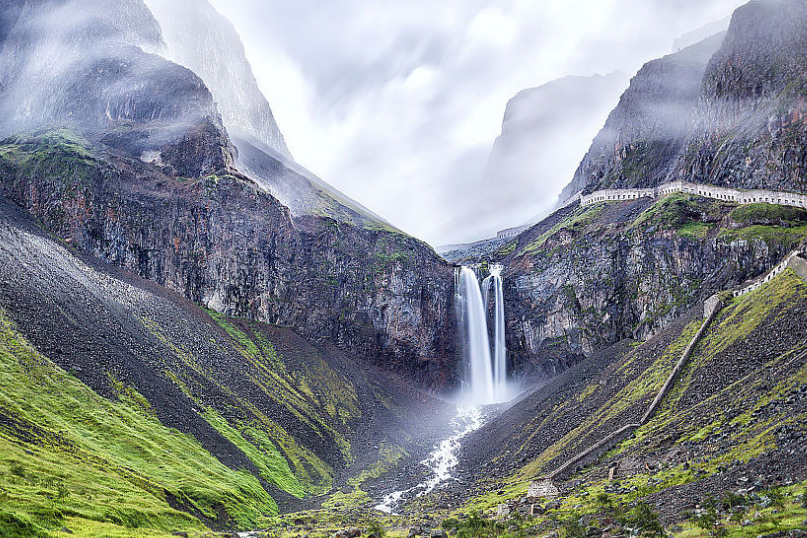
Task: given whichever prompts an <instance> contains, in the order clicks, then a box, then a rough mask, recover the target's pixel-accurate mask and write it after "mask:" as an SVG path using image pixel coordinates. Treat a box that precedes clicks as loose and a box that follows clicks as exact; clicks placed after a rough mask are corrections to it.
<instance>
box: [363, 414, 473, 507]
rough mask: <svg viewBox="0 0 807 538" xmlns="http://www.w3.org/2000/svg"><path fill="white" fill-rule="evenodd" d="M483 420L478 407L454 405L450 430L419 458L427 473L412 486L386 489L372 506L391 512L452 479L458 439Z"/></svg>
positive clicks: (459, 441) (458, 444)
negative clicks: (401, 488)
mask: <svg viewBox="0 0 807 538" xmlns="http://www.w3.org/2000/svg"><path fill="white" fill-rule="evenodd" d="M484 423H485V421H484V415H483V413H482V409H481V408H480V407H458V408H457V416H456V417H454V419H453V420H452V421H451V426H452V427H453V432H454V433H453V434H452V435H451V436H450V437H449V438H447V439H445V440H443V441H441V442H440V443H438V444H437V445H436V446H435V447H434V449H433V450H432V451H431V452H430V453H429V457H427V458H426V459H425V460H423V461H421V462H420V464H421V465H424V466H425V467H427V468H428V469H429V471H430V475H431V476H430V477H429V478H428V479H427V480H425V481H424V482H421V483H420V484H418V485H416V486H414V487H411V488H409V489H406V490H402V491H394V492H392V493H390V494H389V495H387V496H385V497H384V499H383V501H382V502H381V503H380V504H378V505H376V506H375V509H376V510H378V511H380V512H384V513H386V514H394V513H395V510H396V509H397V508H398V507H399V506H400V505H401V503H402V502H405V501H406V500H407V499H412V498H416V497H421V496H423V495H426V494H428V493H431V492H432V491H433V490H434V488H436V487H437V486H439V485H440V484H441V483H443V482H446V481H448V480H453V479H454V478H453V477H452V475H451V473H452V471H453V470H454V468H455V467H456V466H457V464H458V463H459V459H458V458H457V453H458V452H459V449H460V447H461V446H462V444H461V441H462V439H463V438H465V437H466V436H468V435H469V434H471V433H472V432H474V431H476V430H478V429H479V428H481V427H482V426H483V425H484Z"/></svg>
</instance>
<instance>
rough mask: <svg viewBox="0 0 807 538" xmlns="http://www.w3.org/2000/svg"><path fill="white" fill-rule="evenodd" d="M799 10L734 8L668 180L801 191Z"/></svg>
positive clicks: (796, 5) (782, 5)
mask: <svg viewBox="0 0 807 538" xmlns="http://www.w3.org/2000/svg"><path fill="white" fill-rule="evenodd" d="M805 28H807V5H805V4H804V2H797V1H787V0H765V1H761V0H756V1H753V2H750V3H749V4H747V5H745V6H743V7H742V8H740V9H738V10H737V11H736V12H735V14H734V16H733V18H732V22H731V27H730V29H729V32H728V35H727V36H726V40H725V42H724V43H723V46H722V47H721V48H720V50H719V51H718V52H717V53H716V54H715V55H714V57H713V58H712V60H711V61H710V62H709V67H708V70H707V71H706V75H705V77H704V84H703V91H702V92H701V95H700V101H699V104H698V108H697V110H696V112H695V128H694V132H693V133H692V134H691V135H690V137H689V139H688V140H687V143H686V150H685V152H684V153H683V155H682V157H681V159H680V160H679V162H678V163H677V165H676V168H675V171H674V174H675V177H687V178H695V180H696V181H700V182H705V183H713V184H716V185H724V186H731V187H738V188H770V189H776V190H789V191H799V192H804V191H805V189H807V177H805V166H807V149H805V148H807V145H806V144H807V130H805V126H804V118H805V114H807V75H805V71H804V64H805V58H807V30H805Z"/></svg>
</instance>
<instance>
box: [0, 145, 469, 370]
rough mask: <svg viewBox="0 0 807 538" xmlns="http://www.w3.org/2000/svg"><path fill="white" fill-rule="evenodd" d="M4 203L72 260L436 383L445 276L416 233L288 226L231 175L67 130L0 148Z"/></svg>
mask: <svg viewBox="0 0 807 538" xmlns="http://www.w3.org/2000/svg"><path fill="white" fill-rule="evenodd" d="M0 181H2V188H3V192H4V194H5V195H6V196H8V197H9V198H11V199H12V200H14V201H16V202H17V203H18V204H20V205H21V206H23V207H24V208H26V209H27V210H28V211H30V212H31V213H32V214H33V215H35V216H37V217H38V218H40V219H42V221H43V222H44V223H45V224H46V225H47V226H48V229H50V230H52V231H53V232H54V233H56V234H57V235H58V236H59V237H61V238H63V239H65V240H68V241H70V242H71V244H72V245H74V246H75V247H76V248H78V249H79V250H80V251H82V252H86V253H88V254H91V255H93V256H96V257H98V258H100V259H102V260H104V261H106V262H108V263H111V264H114V265H118V266H121V267H124V268H127V269H128V270H130V271H132V272H134V273H137V274H139V275H141V276H143V277H145V278H149V279H151V280H154V281H155V282H157V283H158V284H160V285H163V286H166V287H168V288H170V289H173V290H175V291H177V292H180V293H182V294H183V295H184V296H185V297H187V298H189V299H191V300H193V301H194V302H196V303H198V304H201V305H204V306H207V307H209V308H212V309H214V310H216V311H219V312H223V313H227V314H229V315H236V316H245V317H251V318H253V319H258V320H262V321H265V322H269V323H274V324H282V325H290V326H292V327H294V328H295V329H297V330H299V331H300V332H301V333H302V334H304V335H307V336H310V337H314V338H328V339H331V340H332V341H334V342H337V343H339V345H341V346H342V347H343V348H344V349H346V350H350V351H352V352H355V353H356V354H359V355H361V356H365V357H367V358H368V359H373V360H377V361H386V362H387V364H388V365H389V366H390V367H392V366H395V367H397V368H406V369H408V370H409V371H410V373H411V375H412V376H413V378H415V379H420V380H423V381H426V382H431V383H434V384H445V383H446V382H447V381H448V380H449V379H450V377H451V376H452V375H453V369H454V358H453V356H452V353H453V352H452V349H453V346H454V345H455V344H454V341H453V336H452V335H453V328H452V326H453V324H454V319H453V315H452V301H453V269H452V268H451V267H450V266H448V265H446V264H444V263H443V262H441V261H439V260H438V258H437V257H436V255H435V254H434V253H433V252H432V251H431V250H430V249H428V247H426V246H425V245H423V244H422V243H420V242H418V241H417V240H415V239H412V238H409V237H406V236H403V235H400V234H396V233H389V232H381V231H377V232H369V231H366V230H361V229H357V228H354V227H351V226H349V225H346V224H341V223H338V222H336V221H333V220H330V219H318V218H309V219H308V220H304V221H300V222H298V223H297V224H296V225H295V224H294V223H292V220H291V218H290V215H289V213H288V210H287V209H286V208H285V207H283V206H282V205H280V203H279V202H277V200H275V199H274V198H272V197H271V196H270V195H268V194H267V193H266V192H265V191H263V190H262V189H260V188H259V187H258V186H257V185H256V184H255V183H253V182H252V181H250V180H249V179H247V178H245V177H243V176H240V175H234V174H230V175H222V176H217V175H211V176H207V177H205V178H202V179H198V180H188V179H184V178H173V177H170V176H166V175H164V174H162V173H160V172H159V171H158V170H156V169H154V168H153V167H151V166H148V165H146V164H144V163H142V162H140V161H135V160H130V159H127V158H126V157H125V156H123V155H122V154H120V153H116V152H109V150H108V149H104V147H102V146H93V145H91V144H90V143H89V142H87V141H82V140H81V139H80V138H75V137H72V135H69V134H66V133H65V132H51V133H47V134H43V135H41V136H37V137H34V138H30V139H29V138H13V139H8V140H6V141H5V142H4V143H3V144H0Z"/></svg>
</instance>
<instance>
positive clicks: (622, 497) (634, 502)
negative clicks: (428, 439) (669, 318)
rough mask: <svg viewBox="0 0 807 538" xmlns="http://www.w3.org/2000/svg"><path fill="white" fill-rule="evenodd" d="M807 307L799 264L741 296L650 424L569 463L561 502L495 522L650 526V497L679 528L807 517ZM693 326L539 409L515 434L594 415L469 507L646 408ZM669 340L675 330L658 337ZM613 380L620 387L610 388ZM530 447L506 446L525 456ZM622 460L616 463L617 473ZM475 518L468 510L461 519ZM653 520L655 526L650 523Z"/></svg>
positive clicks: (788, 522)
mask: <svg viewBox="0 0 807 538" xmlns="http://www.w3.org/2000/svg"><path fill="white" fill-rule="evenodd" d="M806 313H807V283H805V282H804V281H803V280H802V279H801V278H799V277H798V276H797V275H796V274H795V273H793V272H791V271H786V272H785V273H783V274H782V275H780V276H778V277H777V278H776V279H774V280H773V281H772V282H770V283H768V284H766V285H765V286H763V287H761V288H760V289H759V290H757V291H755V292H754V293H751V294H749V295H746V296H744V297H741V298H739V299H735V300H733V301H732V302H731V304H730V305H729V306H728V307H726V308H725V309H724V310H723V311H722V312H721V313H720V314H719V316H718V318H717V319H716V320H715V321H714V322H713V324H712V325H711V326H710V328H709V329H708V331H707V332H706V333H705V335H704V338H703V339H702V340H701V343H700V344H699V345H698V346H696V348H695V349H694V351H693V355H692V359H691V360H690V362H689V363H688V365H687V367H686V368H685V369H684V371H683V372H682V375H681V376H680V377H679V378H678V381H677V382H676V384H675V386H674V389H673V390H672V392H671V393H670V395H669V396H668V397H667V398H666V400H665V401H664V402H663V404H662V406H661V408H660V410H659V412H658V413H657V414H656V416H655V417H654V418H653V419H652V420H651V421H650V422H649V423H648V424H647V425H646V426H644V427H642V428H640V429H639V430H637V431H636V432H635V434H634V435H633V436H631V437H630V438H629V439H627V440H625V441H623V442H622V443H620V444H619V445H617V446H616V447H615V448H613V449H612V450H611V451H610V452H608V453H606V454H604V455H603V456H602V457H601V458H599V459H598V460H596V461H594V462H589V464H588V465H586V466H584V467H583V468H582V469H580V470H579V471H578V472H577V473H576V474H574V475H572V476H569V477H567V479H566V481H565V482H564V483H563V484H562V485H561V488H562V491H563V495H562V497H561V499H560V500H559V502H556V503H554V502H553V503H548V504H547V503H546V502H543V503H539V504H540V505H545V506H544V508H543V509H541V512H540V514H541V515H539V516H536V517H534V518H533V517H523V514H522V516H519V515H515V517H511V518H510V519H508V520H507V521H505V525H497V526H494V527H492V530H490V532H487V533H486V534H485V535H487V536H511V537H515V536H524V535H525V534H526V535H529V534H533V533H536V532H537V533H539V534H540V533H547V532H550V531H552V530H556V531H558V532H559V533H560V535H561V536H578V535H579V536H583V535H585V532H593V531H592V530H591V529H592V528H599V529H603V528H604V527H605V526H608V525H611V526H612V527H613V528H615V529H623V531H624V529H627V528H637V525H636V523H635V521H634V522H633V523H631V522H630V518H631V517H638V516H637V510H639V511H641V510H645V509H641V510H640V507H642V506H643V503H644V506H647V510H645V516H647V517H648V518H649V520H652V519H654V518H656V519H658V520H659V521H661V523H663V526H664V527H665V528H666V531H670V530H672V531H673V534H674V535H676V536H686V537H693V538H694V537H706V536H737V537H739V536H757V535H760V534H766V533H773V532H781V531H787V530H790V529H800V528H802V525H803V522H804V521H805V520H807V504H805V496H804V495H805V493H807V458H805V457H804V454H805V452H804V451H805V443H804V441H805V439H807V428H805V427H804V424H805V423H807V327H805V326H804V324H803V320H804V319H805V314H806ZM682 327H683V328H681V329H677V330H676V334H675V335H670V336H668V337H665V338H666V340H665V338H661V337H659V338H656V339H654V340H651V341H649V342H647V343H645V344H644V345H642V346H639V347H637V348H635V349H634V350H632V351H630V352H629V353H627V354H625V355H624V356H623V357H622V358H621V359H619V360H618V361H617V362H616V363H615V364H614V365H613V366H612V367H609V368H608V369H607V370H605V371H604V372H602V373H601V374H600V375H598V376H595V378H594V379H590V380H589V381H588V383H586V384H584V385H583V388H581V389H580V391H579V398H577V399H569V400H565V401H564V402H560V404H559V407H555V408H553V409H548V410H547V413H545V415H544V416H542V417H538V418H540V421H539V423H538V424H539V425H538V426H537V427H536V428H535V429H532V428H530V427H528V428H527V430H528V431H527V432H523V433H522V432H520V433H518V434H516V435H515V436H514V437H515V438H514V440H513V441H512V442H513V443H524V445H525V446H523V447H522V450H523V449H524V448H526V445H528V444H530V443H532V442H534V441H531V439H534V438H540V437H542V436H547V435H550V434H551V432H552V430H554V429H555V428H564V427H565V426H564V416H566V417H570V416H571V417H574V416H577V415H578V413H580V410H582V412H583V413H585V416H586V419H585V420H584V421H582V422H581V423H580V425H579V426H578V427H576V428H574V429H572V430H570V433H569V434H568V435H564V436H562V437H561V438H560V439H558V440H557V441H554V442H550V444H549V445H547V446H546V448H544V449H543V450H541V452H540V453H539V454H537V456H536V457H534V458H531V460H530V461H529V462H527V463H526V464H525V465H522V467H521V468H520V469H519V470H518V471H517V472H516V473H514V474H513V475H511V476H509V477H508V478H506V479H502V480H494V483H493V484H489V485H487V486H485V489H490V490H493V491H492V492H490V493H486V494H482V495H477V496H474V497H473V498H472V499H471V501H470V503H469V504H468V505H466V507H465V510H464V511H466V513H467V510H469V509H470V510H482V511H490V510H493V509H495V507H496V506H497V505H499V504H500V503H502V502H507V501H508V500H514V499H519V498H521V497H523V495H524V494H525V493H526V489H527V485H528V483H529V481H530V480H531V479H533V478H534V477H536V476H539V475H542V474H545V473H547V472H549V471H551V470H553V469H554V468H555V467H557V466H558V465H559V462H562V461H563V459H562V458H558V455H559V454H570V453H573V452H574V451H577V450H581V449H582V448H585V447H586V446H588V445H590V444H592V443H593V442H595V441H596V440H597V439H598V438H599V437H602V436H603V435H605V434H606V433H607V432H609V431H611V430H613V429H615V427H617V426H619V425H621V424H622V423H627V422H626V417H628V418H629V417H630V416H631V415H635V416H638V415H639V414H641V412H642V411H643V410H644V407H645V406H646V405H647V403H648V400H649V399H651V398H652V397H653V395H654V391H656V390H657V389H658V387H659V386H660V380H661V379H663V377H664V374H665V373H666V372H668V371H669V369H670V368H672V365H673V364H674V362H675V361H676V360H677V359H678V357H679V356H680V352H681V349H682V347H683V346H685V345H686V344H687V343H688V342H689V340H690V339H691V337H692V334H693V333H694V331H695V330H696V329H697V323H696V322H692V323H689V324H687V325H685V326H682ZM676 335H677V336H676ZM656 341H658V342H663V341H666V343H665V344H664V345H663V346H662V347H660V348H659V346H658V344H657V343H656ZM603 392H607V393H608V397H607V398H606V399H602V398H598V396H597V395H598V394H600V393H603ZM592 403H593V404H594V405H593V406H592V405H591V404H592ZM620 410H624V412H626V413H628V414H627V415H624V414H620ZM614 417H616V420H614ZM603 424H607V425H608V426H607V427H606V428H604V429H603V428H602V425H603ZM592 434H594V435H592ZM508 443H510V441H508ZM570 447H571V448H570ZM522 454H525V452H521V451H516V452H513V453H508V452H504V453H502V455H500V456H498V457H499V458H505V457H506V458H511V459H514V460H515V461H518V459H519V456H520V455H522ZM609 469H613V470H615V471H616V476H615V478H614V479H609ZM749 477H750V478H749ZM696 507H698V508H697V510H696ZM522 508H523V506H522ZM648 510H649V512H648ZM649 513H653V514H656V515H655V516H654V517H649V516H648V514H649ZM631 514H633V516H631ZM451 525H453V526H458V525H457V522H456V521H454V522H452V523H451ZM467 525H468V520H464V521H460V525H459V527H461V528H462V527H463V526H466V527H467ZM578 527H579V528H578ZM643 528H644V527H643ZM578 531H582V532H583V533H584V534H576V533H577V532H578ZM612 532H617V531H612ZM640 534H644V535H656V534H653V533H652V532H651V530H650V528H649V527H648V528H645V530H644V531H641V530H640ZM589 535H591V534H589ZM597 535H598V536H599V534H597ZM658 535H659V536H660V535H661V534H658Z"/></svg>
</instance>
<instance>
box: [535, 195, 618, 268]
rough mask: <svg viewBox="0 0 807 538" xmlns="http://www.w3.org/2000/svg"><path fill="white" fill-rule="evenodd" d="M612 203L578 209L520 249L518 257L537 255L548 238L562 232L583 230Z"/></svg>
mask: <svg viewBox="0 0 807 538" xmlns="http://www.w3.org/2000/svg"><path fill="white" fill-rule="evenodd" d="M613 203H614V202H601V203H598V204H594V205H591V206H587V207H578V208H577V209H576V210H575V211H574V212H573V213H572V214H571V215H569V216H568V217H566V218H564V219H563V220H561V221H560V222H559V223H557V224H556V225H555V226H553V227H552V228H550V229H549V230H547V231H546V232H544V233H543V234H541V236H540V237H538V238H537V239H535V240H534V241H533V242H532V243H530V244H529V245H527V246H525V247H524V248H523V249H521V252H519V255H520V256H529V255H531V254H536V253H538V252H539V251H540V250H541V248H543V246H544V244H545V243H546V242H547V240H548V239H549V238H550V237H552V236H553V235H555V234H557V233H558V232H560V231H562V230H582V229H584V228H585V227H586V226H588V225H590V224H591V223H593V222H594V221H595V220H596V219H597V217H599V216H600V214H601V213H602V212H603V211H604V210H605V208H606V207H608V205H609V204H613ZM616 203H618V202H616Z"/></svg>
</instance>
